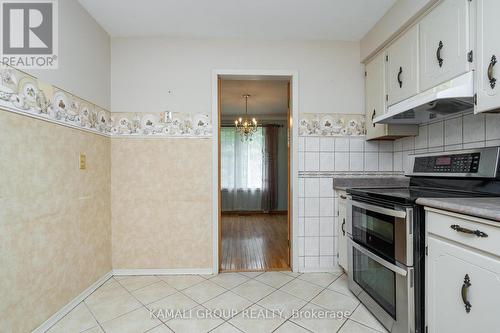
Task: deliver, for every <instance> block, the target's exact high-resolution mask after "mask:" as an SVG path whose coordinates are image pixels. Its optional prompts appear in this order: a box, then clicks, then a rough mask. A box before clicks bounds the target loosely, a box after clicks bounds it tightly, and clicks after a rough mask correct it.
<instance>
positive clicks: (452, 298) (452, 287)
mask: <svg viewBox="0 0 500 333" xmlns="http://www.w3.org/2000/svg"><path fill="white" fill-rule="evenodd" d="M427 246H428V253H429V254H428V257H427V258H426V259H427V260H426V269H427V272H426V318H427V319H426V320H427V326H428V332H435V333H443V332H454V333H460V332H464V333H465V332H467V333H470V332H498V329H499V327H500V316H499V312H498V311H499V310H498V309H499V308H500V297H497V296H498V295H500V261H499V260H497V259H495V258H494V257H491V256H488V255H484V254H481V253H480V252H476V251H474V250H470V249H469V248H467V247H462V246H460V245H456V243H451V242H448V241H445V240H442V239H441V238H436V237H433V236H432V235H430V236H428V238H427ZM466 279H468V283H470V286H467V285H466V282H464V281H465V280H466ZM462 294H464V296H462ZM465 302H469V303H470V310H469V312H467V310H466V306H465Z"/></svg>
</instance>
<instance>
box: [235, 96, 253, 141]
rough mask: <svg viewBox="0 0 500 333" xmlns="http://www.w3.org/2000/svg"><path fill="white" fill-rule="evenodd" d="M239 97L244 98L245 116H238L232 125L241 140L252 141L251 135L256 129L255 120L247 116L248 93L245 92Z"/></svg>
mask: <svg viewBox="0 0 500 333" xmlns="http://www.w3.org/2000/svg"><path fill="white" fill-rule="evenodd" d="M241 97H243V98H244V99H245V118H241V117H239V118H238V119H237V120H235V121H234V126H235V127H236V131H237V132H239V133H240V135H241V141H252V135H253V134H254V133H255V132H256V131H257V120H256V119H255V118H252V120H250V119H249V118H248V97H250V95H248V94H245V95H242V96H241Z"/></svg>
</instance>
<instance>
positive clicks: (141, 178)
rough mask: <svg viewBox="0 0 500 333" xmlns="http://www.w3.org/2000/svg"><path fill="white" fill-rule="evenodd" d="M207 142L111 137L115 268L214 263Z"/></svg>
mask: <svg viewBox="0 0 500 333" xmlns="http://www.w3.org/2000/svg"><path fill="white" fill-rule="evenodd" d="M211 145H212V141H211V140H206V139H190V140H182V139H165V138H164V139H127V138H112V139H111V165H112V170H113V172H112V175H111V211H112V213H111V215H112V229H113V232H112V256H113V268H114V269H139V268H158V269H160V268H171V269H174V268H210V267H211V266H212V236H211V233H212V225H211V220H212V219H211V214H212V174H211V172H212V149H211Z"/></svg>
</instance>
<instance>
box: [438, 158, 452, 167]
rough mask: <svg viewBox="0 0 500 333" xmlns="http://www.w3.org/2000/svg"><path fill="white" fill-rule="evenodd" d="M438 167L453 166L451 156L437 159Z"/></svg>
mask: <svg viewBox="0 0 500 333" xmlns="http://www.w3.org/2000/svg"><path fill="white" fill-rule="evenodd" d="M436 165H439V166H450V165H451V156H443V157H438V158H436Z"/></svg>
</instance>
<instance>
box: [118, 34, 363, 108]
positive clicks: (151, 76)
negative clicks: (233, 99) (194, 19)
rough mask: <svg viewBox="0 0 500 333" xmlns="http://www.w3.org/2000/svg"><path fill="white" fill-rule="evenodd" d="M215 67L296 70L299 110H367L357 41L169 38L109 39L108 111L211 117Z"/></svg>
mask: <svg viewBox="0 0 500 333" xmlns="http://www.w3.org/2000/svg"><path fill="white" fill-rule="evenodd" d="M213 69H291V70H298V72H299V110H300V112H313V113H335V112H338V113H363V98H364V96H363V91H364V88H363V75H362V73H363V70H362V65H361V64H360V59H359V44H358V43H352V42H319V41H318V42H291V41H288V42H277V41H244V40H228V39H225V40H221V39H186V38H184V39H181V38H167V37H157V38H144V37H139V38H113V39H112V40H111V110H112V111H113V112H161V111H165V110H169V111H174V112H203V113H210V112H211V74H212V70H213ZM168 90H171V91H172V94H168Z"/></svg>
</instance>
